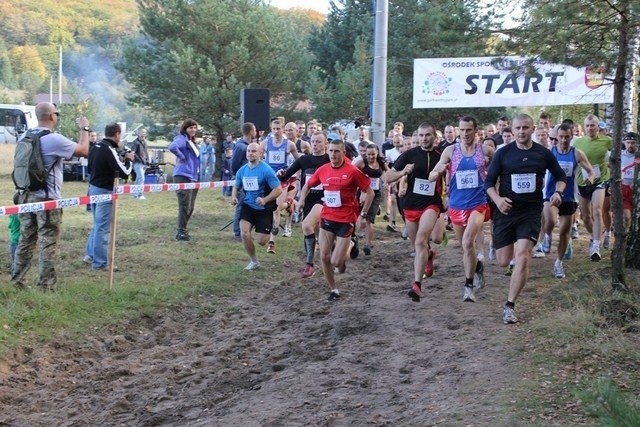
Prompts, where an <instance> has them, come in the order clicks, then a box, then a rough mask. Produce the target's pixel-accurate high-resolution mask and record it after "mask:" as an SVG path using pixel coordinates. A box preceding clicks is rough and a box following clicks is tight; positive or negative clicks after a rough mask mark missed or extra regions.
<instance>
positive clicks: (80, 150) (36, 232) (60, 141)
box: [11, 102, 89, 291]
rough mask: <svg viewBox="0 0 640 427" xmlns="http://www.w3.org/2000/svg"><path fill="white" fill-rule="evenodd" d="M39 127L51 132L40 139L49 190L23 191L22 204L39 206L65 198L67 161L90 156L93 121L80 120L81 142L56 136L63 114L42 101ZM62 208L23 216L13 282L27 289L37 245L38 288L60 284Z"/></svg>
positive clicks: (37, 106) (21, 193) (45, 288)
mask: <svg viewBox="0 0 640 427" xmlns="http://www.w3.org/2000/svg"><path fill="white" fill-rule="evenodd" d="M36 118H37V119H38V126H37V127H36V128H35V130H42V131H49V132H50V133H48V134H46V135H43V136H42V137H41V138H40V150H41V153H42V160H43V162H44V168H45V170H46V171H48V174H47V188H46V189H45V190H38V191H21V192H20V193H19V194H18V200H17V202H18V203H35V202H42V201H45V200H56V199H60V198H61V194H60V193H61V189H62V172H63V161H64V160H70V159H71V157H73V156H78V157H86V156H87V154H88V153H89V120H87V118H86V117H79V118H77V119H76V125H77V126H78V128H79V129H80V138H79V142H78V143H75V142H73V141H71V140H69V139H68V138H66V137H64V136H62V135H61V134H59V133H54V132H53V131H54V129H55V128H56V126H57V124H58V120H59V118H60V113H59V112H58V111H57V108H56V106H55V105H53V104H51V103H49V102H41V103H39V104H38V105H36ZM61 223H62V209H53V210H49V211H41V212H31V213H30V212H27V213H21V214H20V243H19V244H18V247H17V248H16V254H15V261H14V269H13V273H12V275H11V283H13V284H14V286H16V287H18V288H24V287H25V284H24V283H23V281H22V280H23V278H24V276H25V274H26V273H27V271H28V270H29V267H30V266H31V259H32V258H33V251H34V250H35V248H36V244H37V245H38V247H39V248H40V263H39V264H40V278H39V280H38V286H39V287H40V289H42V290H43V291H47V290H53V289H54V287H55V284H56V281H57V276H56V270H55V263H56V261H57V256H56V251H57V245H58V240H59V239H60V224H61Z"/></svg>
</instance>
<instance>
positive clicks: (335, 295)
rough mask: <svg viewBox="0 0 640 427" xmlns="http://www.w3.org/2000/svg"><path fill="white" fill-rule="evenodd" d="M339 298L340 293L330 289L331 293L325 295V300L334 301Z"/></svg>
mask: <svg viewBox="0 0 640 427" xmlns="http://www.w3.org/2000/svg"><path fill="white" fill-rule="evenodd" d="M339 298H340V294H339V293H337V292H336V291H331V293H330V294H329V296H328V297H327V302H334V301H336V300H337V299H339Z"/></svg>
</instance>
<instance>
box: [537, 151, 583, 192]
mask: <svg viewBox="0 0 640 427" xmlns="http://www.w3.org/2000/svg"><path fill="white" fill-rule="evenodd" d="M551 153H553V157H555V158H556V160H557V161H558V164H559V165H560V167H561V168H562V170H563V171H564V173H565V175H567V186H566V187H565V189H564V194H563V196H562V201H563V202H575V201H576V186H575V171H576V169H577V167H578V161H577V160H576V149H575V148H574V147H570V148H569V152H567V153H560V152H559V151H558V149H557V147H555V146H553V147H551ZM545 181H546V185H545V186H544V199H545V200H549V199H550V198H551V196H553V193H554V192H555V191H556V180H555V179H553V176H552V175H551V174H550V173H549V171H547V175H546V180H545Z"/></svg>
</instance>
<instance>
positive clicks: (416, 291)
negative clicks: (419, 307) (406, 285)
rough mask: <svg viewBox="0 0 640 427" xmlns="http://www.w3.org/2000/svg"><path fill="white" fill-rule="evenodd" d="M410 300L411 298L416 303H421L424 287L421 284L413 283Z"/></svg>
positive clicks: (409, 293)
mask: <svg viewBox="0 0 640 427" xmlns="http://www.w3.org/2000/svg"><path fill="white" fill-rule="evenodd" d="M408 295H409V298H411V299H412V300H413V301H415V302H420V297H421V296H422V286H420V283H418V282H413V285H411V290H410V291H409V292H408Z"/></svg>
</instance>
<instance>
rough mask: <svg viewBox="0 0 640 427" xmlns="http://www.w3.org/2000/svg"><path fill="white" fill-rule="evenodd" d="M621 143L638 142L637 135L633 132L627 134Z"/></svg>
mask: <svg viewBox="0 0 640 427" xmlns="http://www.w3.org/2000/svg"><path fill="white" fill-rule="evenodd" d="M622 140H623V141H635V142H638V134H637V133H635V132H627V133H625V134H624V137H623V138H622Z"/></svg>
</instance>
